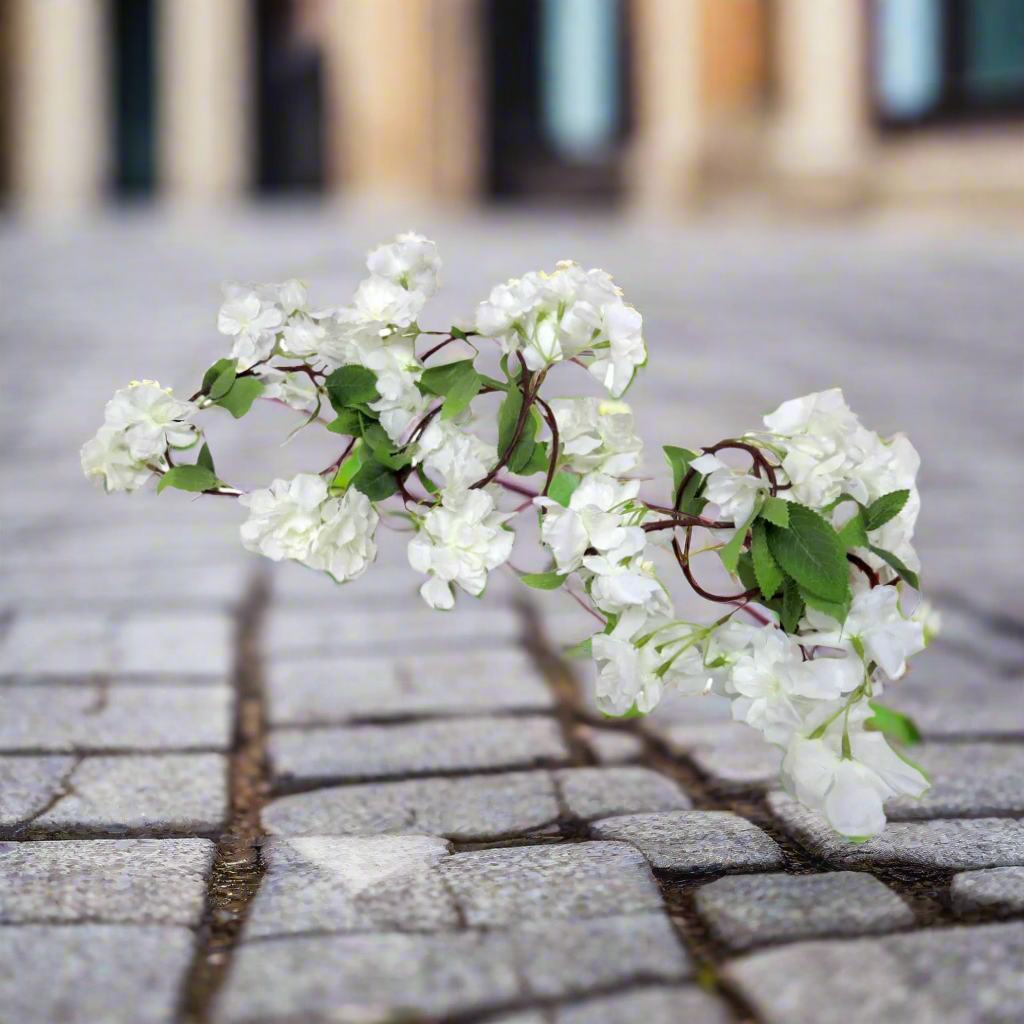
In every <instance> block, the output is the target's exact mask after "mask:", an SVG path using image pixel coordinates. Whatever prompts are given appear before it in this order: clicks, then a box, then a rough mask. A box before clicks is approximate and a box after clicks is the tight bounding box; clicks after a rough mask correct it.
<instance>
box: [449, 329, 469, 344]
mask: <svg viewBox="0 0 1024 1024" xmlns="http://www.w3.org/2000/svg"><path fill="white" fill-rule="evenodd" d="M448 333H449V334H450V335H451V336H452V337H453V338H458V339H459V341H465V340H466V338H467V337H468V335H467V334H466V332H465V331H464V330H462V329H461V328H459V327H452V328H451V330H449V331H448Z"/></svg>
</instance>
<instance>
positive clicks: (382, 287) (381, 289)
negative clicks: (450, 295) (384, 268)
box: [354, 276, 425, 327]
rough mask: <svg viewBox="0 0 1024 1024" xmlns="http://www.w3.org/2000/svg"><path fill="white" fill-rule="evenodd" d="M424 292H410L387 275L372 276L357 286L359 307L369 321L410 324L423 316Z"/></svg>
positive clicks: (401, 325)
mask: <svg viewBox="0 0 1024 1024" xmlns="http://www.w3.org/2000/svg"><path fill="white" fill-rule="evenodd" d="M424 301H425V299H424V296H423V293H422V292H410V291H406V290H405V289H404V288H403V287H402V286H401V285H398V284H394V283H393V282H391V281H389V280H388V279H387V278H386V277H376V276H374V277H368V278H366V279H365V280H364V281H362V282H361V283H360V285H359V287H358V288H357V289H356V294H355V298H354V303H355V309H356V311H357V312H358V313H359V315H360V316H362V317H363V319H364V320H365V321H367V322H369V323H379V324H381V325H387V324H395V325H397V326H398V327H408V326H409V325H410V324H411V323H412V322H413V321H414V320H415V319H416V317H417V316H418V315H419V312H420V310H421V309H422V308H423V303H424Z"/></svg>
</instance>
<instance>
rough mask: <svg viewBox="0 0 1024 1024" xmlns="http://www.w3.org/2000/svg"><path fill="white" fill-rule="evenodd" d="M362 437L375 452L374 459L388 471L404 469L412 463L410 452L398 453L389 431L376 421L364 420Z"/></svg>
mask: <svg viewBox="0 0 1024 1024" xmlns="http://www.w3.org/2000/svg"><path fill="white" fill-rule="evenodd" d="M362 437H363V440H364V441H365V442H366V443H367V444H368V445H369V446H370V449H371V450H372V451H373V457H374V459H376V460H377V462H379V463H380V464H381V465H382V466H387V467H388V469H402V468H403V467H405V466H408V465H409V463H410V462H412V454H411V453H410V452H397V451H395V450H394V449H393V448H392V441H391V438H390V437H388V434H387V431H386V430H385V429H384V428H383V427H382V426H381V425H380V424H379V423H377V422H376V421H374V420H367V419H364V420H363V429H362Z"/></svg>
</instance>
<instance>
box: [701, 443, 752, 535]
mask: <svg viewBox="0 0 1024 1024" xmlns="http://www.w3.org/2000/svg"><path fill="white" fill-rule="evenodd" d="M690 468H691V469H695V470H696V471H697V472H698V473H705V474H707V480H705V482H704V497H705V498H707V500H708V501H710V502H711V503H712V504H714V505H717V506H718V508H719V510H720V512H721V517H722V518H723V519H729V520H731V521H732V522H733V523H735V524H736V527H737V528H740V527H742V526H745V525H746V523H747V522H748V520H749V519H750V517H751V516H752V515H753V513H754V503H755V502H756V501H757V498H758V496H759V495H761V494H764V493H766V492H767V490H768V481H767V480H762V479H761V478H760V477H757V476H754V475H753V474H752V473H747V472H745V471H739V472H738V471H736V470H734V469H733V468H732V467H731V466H729V465H727V464H726V463H724V462H723V461H722V460H721V459H720V458H719V457H718V456H717V455H711V454H709V455H701V456H700V457H699V458H696V459H694V460H693V461H692V462H691V463H690Z"/></svg>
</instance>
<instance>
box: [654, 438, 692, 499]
mask: <svg viewBox="0 0 1024 1024" xmlns="http://www.w3.org/2000/svg"><path fill="white" fill-rule="evenodd" d="M662 451H663V452H664V453H665V460H666V461H667V462H668V464H669V466H671V467H672V499H673V501H674V500H675V496H676V494H677V493H678V491H679V485H680V484H681V483H682V482H683V477H685V476H686V474H687V473H688V472H689V471H690V463H691V462H692V461H693V460H694V459H695V458H697V453H696V452H691V451H690V449H689V448H677V447H676V446H675V445H671V444H667V445H665V447H664V448H663V449H662Z"/></svg>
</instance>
